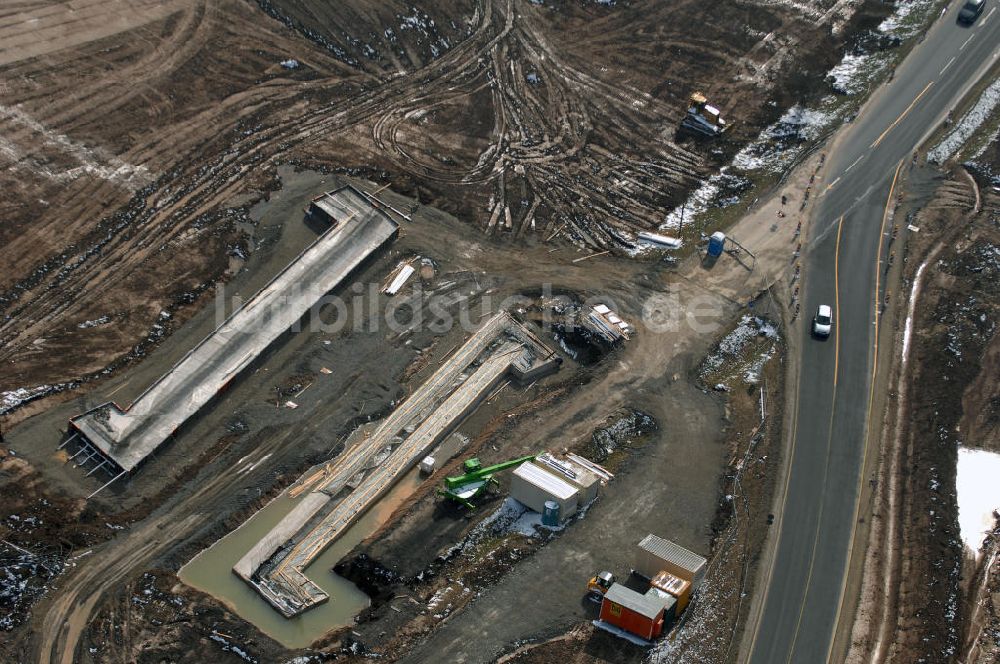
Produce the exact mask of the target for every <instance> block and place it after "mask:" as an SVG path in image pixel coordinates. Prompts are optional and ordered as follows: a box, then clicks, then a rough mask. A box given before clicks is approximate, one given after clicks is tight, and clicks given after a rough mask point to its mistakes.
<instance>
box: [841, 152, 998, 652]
mask: <svg viewBox="0 0 1000 664" xmlns="http://www.w3.org/2000/svg"><path fill="white" fill-rule="evenodd" d="M990 184H991V183H989V182H988V181H987V179H986V178H983V177H981V178H979V183H978V185H979V187H978V188H979V190H980V192H981V202H982V210H981V211H979V212H978V213H973V211H972V209H973V207H974V205H975V201H976V196H975V187H974V186H972V183H971V179H970V178H968V176H967V175H966V174H964V173H963V172H962V171H961V169H955V170H954V171H953V172H951V173H950V174H948V176H947V177H946V178H940V177H937V178H936V181H934V182H930V183H927V179H926V174H925V176H923V177H918V178H917V183H916V187H917V188H918V189H919V188H925V189H926V188H927V187H928V186H930V187H931V196H930V197H929V199H926V198H925V200H924V201H922V202H921V203H920V204H919V207H918V208H917V209H911V210H910V211H909V212H908V213H907V217H906V218H907V220H908V222H909V223H911V224H913V225H914V226H916V227H919V229H920V230H919V232H917V233H910V234H908V235H907V236H906V246H905V254H906V258H905V266H904V267H903V275H904V282H903V285H902V287H901V289H900V290H901V292H902V293H903V294H904V296H902V297H900V298H899V301H898V302H897V305H896V306H897V307H898V311H897V315H896V334H897V342H901V343H897V344H896V346H895V347H896V348H901V347H905V348H908V349H909V351H908V354H907V356H906V358H907V359H906V362H905V364H901V363H900V359H899V357H897V358H896V359H895V361H894V368H893V371H892V376H891V377H890V379H889V380H890V383H891V385H892V387H891V389H892V391H891V392H890V399H889V404H888V408H889V418H888V424H887V426H886V428H885V430H884V432H883V440H884V441H885V443H884V445H883V452H882V456H881V458H880V462H879V466H878V471H877V473H876V474H875V475H873V477H872V479H871V485H872V488H873V489H874V494H875V499H874V504H873V509H872V512H871V514H870V516H869V517H868V518H870V519H871V529H870V535H869V550H868V554H867V556H866V560H865V581H864V587H863V591H862V600H861V604H860V606H859V610H858V614H857V618H856V623H855V627H854V632H853V636H852V644H851V651H850V653H849V656H848V661H850V662H888V661H892V662H913V661H927V662H951V661H961V662H987V661H996V655H997V643H996V633H997V631H996V630H997V626H998V623H997V610H996V594H995V589H996V587H997V577H996V575H997V567H996V564H995V563H996V555H995V552H996V542H995V538H991V540H990V541H989V542H988V544H987V547H986V552H985V554H984V555H983V558H982V563H980V564H978V565H977V564H976V563H975V562H974V561H973V559H972V558H971V557H970V556H968V555H967V553H966V552H965V551H963V544H962V540H961V538H960V536H959V529H958V516H957V514H958V512H957V509H958V508H957V501H956V495H955V489H954V487H955V473H956V461H957V453H956V449H957V445H958V444H962V445H968V446H973V447H986V448H993V449H995V448H996V439H995V436H994V435H993V434H992V433H991V431H993V430H994V428H995V426H996V424H995V423H996V420H997V418H998V412H997V405H998V403H1000V401H998V395H997V386H996V380H995V377H996V371H997V366H996V355H997V348H998V339H1000V336H998V335H997V334H996V321H997V319H998V316H1000V288H998V283H1000V280H998V275H1000V272H998V270H1000V263H998V262H997V256H998V255H1000V253H998V252H1000V227H998V225H997V219H998V217H997V214H998V210H1000V197H998V195H997V191H996V190H995V189H993V188H992V186H990ZM918 271H919V274H920V280H919V282H918V284H919V285H918V287H917V288H916V289H915V288H914V283H915V281H917V274H918ZM911 293H912V294H911ZM911 297H912V298H915V300H914V301H915V304H914V305H913V306H912V311H913V318H912V335H911V336H910V338H909V341H908V342H902V339H903V337H904V335H905V332H904V330H905V319H906V316H907V312H908V311H909V310H910V302H911ZM904 343H905V346H904ZM904 352H905V351H904ZM971 616H974V618H971V619H970V617H971Z"/></svg>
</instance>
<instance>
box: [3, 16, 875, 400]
mask: <svg viewBox="0 0 1000 664" xmlns="http://www.w3.org/2000/svg"><path fill="white" fill-rule="evenodd" d="M870 4H871V6H872V9H871V10H870V11H869V10H868V8H867V7H866V8H865V9H864V10H863V11H862V12H861V14H859V16H866V17H870V16H871V14H872V13H874V14H878V13H879V12H881V11H884V9H881V8H878V7H877V3H870ZM262 6H263V8H264V10H266V11H267V13H270V14H271V15H272V16H275V17H277V18H278V19H279V20H270V19H268V18H267V15H266V13H265V12H264V11H262V10H261V9H259V8H258V7H255V6H254V5H252V4H249V3H246V2H239V1H238V0H226V1H224V2H222V3H206V2H203V1H202V0H175V1H173V2H169V3H162V4H155V5H153V3H142V2H139V0H136V1H135V2H132V3H130V5H129V7H128V8H127V11H122V12H120V16H119V15H118V11H117V10H116V11H115V12H110V10H109V9H108V7H107V6H106V5H105V4H102V3H96V2H94V3H83V4H82V5H81V6H80V7H78V8H75V9H74V10H73V12H70V11H69V9H68V8H67V7H66V6H65V5H60V4H52V3H47V2H43V1H42V0H37V1H36V2H22V3H19V4H18V5H17V6H16V7H13V8H11V9H12V10H13V11H12V12H11V18H10V22H9V24H8V25H6V27H5V28H4V30H5V32H6V34H7V35H9V37H10V38H9V39H8V40H7V41H5V42H4V47H5V48H4V51H3V58H4V63H3V64H2V65H0V127H2V129H3V139H2V143H0V148H2V149H0V160H2V162H0V163H2V164H4V166H5V167H4V168H3V169H0V187H2V190H3V191H4V196H3V198H2V200H0V212H2V213H3V215H4V219H5V224H4V226H3V228H2V229H0V234H2V236H0V252H2V253H0V259H2V260H3V261H4V264H5V265H6V266H7V269H6V270H5V271H4V273H3V275H0V289H2V290H3V292H2V294H0V312H2V314H3V320H2V321H0V340H2V343H3V347H2V349H0V362H2V365H0V366H2V367H3V369H2V371H0V390H11V389H16V388H36V387H40V386H43V385H50V386H56V389H60V388H67V389H72V388H75V387H76V386H77V385H78V382H79V381H87V380H90V379H93V378H97V377H99V376H100V373H99V372H100V371H102V370H103V369H104V368H105V367H107V366H108V365H109V364H111V363H113V362H114V361H115V360H119V361H127V360H129V359H132V357H133V356H134V355H136V354H141V353H133V354H132V355H130V354H129V352H130V351H131V350H133V349H136V346H137V345H139V348H138V349H137V350H138V351H140V352H141V351H142V345H141V344H142V343H143V342H144V341H146V340H149V337H150V335H153V337H154V338H153V341H155V340H156V336H157V331H156V330H155V329H154V328H153V325H155V324H156V322H157V317H158V316H159V314H160V312H161V311H168V312H173V313H174V314H175V320H176V322H177V323H180V322H182V321H183V320H184V319H185V318H186V317H187V316H189V315H190V314H191V313H192V312H193V309H189V308H187V305H188V304H190V303H191V302H192V301H193V300H197V299H198V298H199V296H200V295H201V293H203V292H204V291H205V290H207V289H208V288H209V287H210V286H211V285H212V284H213V283H215V282H216V281H217V280H218V279H220V278H222V277H224V275H225V274H226V272H227V270H228V268H229V267H230V260H229V259H230V254H232V253H233V252H234V250H235V249H236V248H237V247H239V246H240V245H241V243H243V242H244V238H243V233H242V232H241V230H240V228H239V225H238V222H240V221H241V220H244V215H245V210H244V208H243V205H244V204H245V203H246V202H247V201H248V200H252V199H254V198H255V197H259V196H261V195H266V193H267V192H268V191H270V190H271V189H272V188H273V186H274V185H273V182H274V167H275V164H276V163H278V162H281V161H285V162H288V161H298V162H300V163H308V164H311V165H313V166H316V167H319V168H322V169H338V170H340V171H342V172H353V173H364V174H368V175H371V176H377V177H378V178H379V179H384V180H386V181H390V182H392V183H393V185H394V186H395V187H396V188H397V189H398V190H401V191H410V192H412V193H414V194H415V195H417V196H418V197H419V198H421V200H424V201H425V202H432V203H434V204H435V205H436V206H437V207H439V208H441V209H444V210H450V211H453V212H456V213H458V214H459V216H460V218H461V219H463V221H465V222H466V223H469V224H471V225H473V226H474V227H477V228H483V229H485V230H487V231H490V232H494V233H498V232H499V233H502V234H503V235H504V236H505V237H508V238H516V237H527V238H529V239H532V240H546V239H549V238H552V237H553V235H557V234H561V235H559V236H560V237H563V238H569V239H570V240H572V241H573V242H575V243H577V244H581V245H588V246H593V247H608V248H614V247H620V246H622V243H623V241H624V240H625V239H626V236H630V234H633V233H634V232H635V231H636V230H640V229H647V228H650V227H653V226H655V225H656V224H657V223H659V221H661V219H662V215H663V213H664V210H665V209H668V208H669V207H670V206H671V204H674V203H677V202H679V201H680V200H681V199H682V197H683V196H684V195H685V193H686V192H687V191H688V190H689V189H691V188H692V187H693V186H696V185H697V184H698V182H699V179H700V178H701V177H702V176H703V175H705V174H706V173H707V172H708V171H709V170H710V169H712V168H713V167H714V166H715V165H717V164H718V163H721V160H723V159H724V158H725V157H726V156H727V155H729V154H732V152H733V151H735V150H736V149H737V148H738V147H740V146H741V145H742V144H743V143H744V142H745V141H746V140H748V139H749V138H750V137H753V136H755V135H756V133H757V131H758V130H759V129H760V128H761V127H762V126H763V125H764V124H766V123H767V122H769V121H770V120H773V119H774V117H776V116H777V115H778V114H780V112H781V111H782V110H783V108H784V107H786V106H787V105H788V104H789V103H790V102H791V101H792V100H793V99H796V100H798V99H800V98H801V97H802V96H803V95H804V94H807V93H808V92H809V91H810V90H811V89H813V88H815V89H817V90H822V89H824V88H823V85H822V84H821V83H820V81H819V77H818V76H815V74H817V73H818V72H821V71H824V70H825V68H826V67H827V66H828V65H829V64H830V63H831V62H832V61H833V59H835V58H836V54H837V52H838V49H839V48H841V47H842V46H843V42H844V40H845V39H846V38H845V37H844V36H843V35H842V34H841V33H838V36H837V37H833V36H831V26H832V25H833V24H834V23H837V22H838V21H840V20H841V18H842V12H844V11H845V10H846V9H848V8H849V7H850V3H848V5H845V3H843V2H838V3H834V2H832V0H826V1H825V2H823V3H819V4H816V5H809V6H807V5H804V4H799V3H790V4H780V5H778V4H774V3H748V4H746V5H739V6H737V5H731V4H724V5H721V6H718V7H716V6H708V5H705V3H699V2H693V1H684V2H681V1H678V2H672V3H637V4H634V5H633V4H628V5H625V4H623V5H620V6H614V7H601V6H598V5H593V4H584V5H578V4H572V3H556V4H552V5H535V4H532V3H528V2H516V3H515V2H512V1H511V2H492V1H487V0H482V1H480V2H475V3H473V2H468V3H460V2H436V3H433V4H429V5H427V6H426V8H425V9H414V8H412V7H408V6H404V4H403V3H367V2H362V1H360V0H358V1H357V2H352V3H336V4H335V5H320V4H316V3H305V2H288V3H282V2H275V3H269V2H263V3H262ZM834 6H836V9H837V10H838V11H837V12H833V13H824V12H825V10H826V9H830V8H833V7H834ZM330 7H334V8H333V9H330ZM147 9H148V13H144V12H146V11H147ZM857 20H858V21H861V20H862V19H861V18H858V19H857ZM282 21H283V22H284V24H283V23H282ZM50 23H51V24H53V25H60V26H62V27H61V28H60V30H59V31H55V32H49V31H46V29H42V27H40V26H44V25H48V24H50ZM285 24H287V25H291V26H294V27H287V26H286V25H285ZM694 25H697V26H698V30H697V35H698V36H697V37H692V36H691V34H693V33H692V31H691V30H690V26H694ZM333 26H336V27H333ZM841 27H842V26H841ZM70 33H71V34H72V35H73V39H71V40H70V41H68V42H65V43H64V41H63V39H64V36H65V35H66V34H70ZM15 37H16V38H15ZM66 44H69V47H65V46H66ZM57 46H58V48H57ZM288 59H294V60H295V61H296V62H297V63H298V67H297V68H294V69H285V68H283V67H282V66H281V65H280V64H279V62H283V61H287V60H288ZM793 65H794V71H795V74H794V76H790V75H787V74H789V72H790V71H791V70H792V68H793ZM810 85H811V87H810ZM695 88H701V89H703V90H705V91H706V92H707V93H709V94H710V95H712V97H713V99H716V100H717V102H718V103H719V104H720V105H721V106H722V107H723V110H724V111H725V112H727V113H728V114H729V116H730V117H732V118H734V119H735V120H738V123H737V125H736V127H735V129H734V130H733V132H732V133H731V134H729V135H728V136H727V138H726V140H725V141H722V142H721V143H719V144H717V145H716V146H712V147H709V146H706V145H702V144H697V143H690V142H682V143H679V142H678V141H676V140H675V139H674V130H675V128H676V126H677V124H678V122H679V120H680V118H681V116H682V114H683V110H684V107H685V99H686V96H687V94H688V93H689V92H690V91H691V90H693V89H695ZM557 232H558V233H557ZM94 321H98V322H97V323H93V322H94ZM88 323H93V324H88ZM81 326H83V327H81ZM43 356H44V358H45V361H40V360H41V358H42V357H43ZM53 360H54V361H53ZM41 393H45V391H44V390H43V391H42V392H41Z"/></svg>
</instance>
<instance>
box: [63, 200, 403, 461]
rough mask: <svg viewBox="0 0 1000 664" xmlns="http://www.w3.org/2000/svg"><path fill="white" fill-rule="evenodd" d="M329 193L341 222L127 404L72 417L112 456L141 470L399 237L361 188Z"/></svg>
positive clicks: (74, 425)
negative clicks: (314, 308) (325, 299)
mask: <svg viewBox="0 0 1000 664" xmlns="http://www.w3.org/2000/svg"><path fill="white" fill-rule="evenodd" d="M327 197H328V198H329V199H330V200H331V201H333V202H334V203H335V204H336V209H338V210H341V211H342V217H341V218H338V219H336V224H335V225H334V226H333V227H331V228H330V230H328V231H326V232H325V233H324V234H323V235H321V236H320V237H319V238H317V239H316V241H315V242H313V243H312V244H311V245H309V246H308V247H307V248H306V249H305V251H303V252H302V253H301V254H299V256H298V257H297V258H296V259H295V260H294V261H292V262H291V263H289V264H288V266H287V267H285V268H284V269H283V270H282V271H281V272H279V273H278V275H277V276H275V277H274V279H272V280H271V281H270V282H269V283H268V284H267V285H266V286H264V288H262V289H261V290H260V291H258V292H257V293H256V294H255V295H254V296H253V297H252V298H250V300H248V301H247V302H246V303H245V304H243V306H241V307H240V308H239V309H237V310H236V311H235V312H233V314H232V315H230V316H229V318H227V319H226V320H225V321H224V322H223V323H222V324H221V325H220V326H219V327H218V328H216V329H215V330H214V331H213V332H212V333H211V334H209V335H208V336H207V337H205V339H203V340H202V341H201V342H200V343H199V344H198V345H197V346H195V347H194V348H193V349H191V351H190V352H188V354H187V355H185V356H184V358H183V359H181V361H180V362H178V363H177V364H176V365H174V367H173V368H172V369H170V371H168V372H167V373H165V374H164V375H163V376H161V377H160V378H159V379H158V380H157V381H156V382H154V383H153V384H152V385H150V386H149V387H148V388H147V389H146V390H145V391H144V392H143V393H142V394H141V395H139V397H138V398H137V399H136V400H135V401H133V402H132V404H130V405H129V406H128V407H127V408H124V409H123V408H121V407H119V406H118V405H117V404H115V403H106V404H103V405H101V406H99V407H97V408H95V409H93V410H91V411H88V412H86V413H84V414H83V415H80V416H77V417H75V418H73V419H71V420H70V425H71V427H72V428H74V429H76V431H77V432H79V433H80V434H82V435H83V436H84V438H86V440H87V441H88V442H89V443H90V444H91V445H93V446H94V447H95V448H97V450H98V451H99V452H100V453H101V454H103V455H104V456H105V457H106V458H108V459H110V460H111V461H113V462H114V463H115V464H116V465H117V466H118V467H120V468H121V469H122V470H123V471H129V472H131V471H133V470H134V469H135V468H136V467H138V466H139V464H141V463H142V461H143V460H144V459H145V458H146V457H147V456H149V455H150V454H152V453H153V452H154V451H155V450H156V449H157V448H158V447H159V446H160V445H162V444H163V443H164V442H165V441H166V440H167V439H168V438H169V437H170V436H171V435H172V434H173V433H174V432H175V431H176V430H177V429H178V428H179V427H180V426H181V425H182V424H184V422H186V421H187V420H188V419H189V418H190V417H191V416H193V415H194V414H195V413H197V412H198V411H199V410H200V409H201V408H202V407H204V406H205V405H206V404H207V403H208V402H209V401H211V400H212V399H213V398H214V397H215V395H216V394H218V393H219V391H220V390H222V389H223V388H224V387H226V385H227V384H228V383H229V382H230V381H231V380H232V379H233V378H235V377H236V376H238V375H239V374H240V372H241V371H243V370H244V369H245V368H246V367H247V366H248V365H249V364H250V363H252V362H253V361H254V360H255V359H256V358H257V357H258V356H259V355H260V354H261V353H262V352H264V350H265V349H266V348H267V347H268V346H270V345H271V343H273V342H274V340H275V339H277V338H278V337H279V336H280V335H281V334H282V333H283V332H285V331H286V330H288V329H289V328H290V327H291V326H292V325H293V324H295V322H296V321H298V320H300V319H301V318H302V317H303V316H304V315H305V314H306V312H308V311H309V309H310V308H311V307H312V306H313V305H315V304H316V303H317V302H319V301H320V299H321V298H322V297H323V296H324V295H326V294H327V293H329V292H330V291H331V290H333V289H334V288H336V287H337V286H339V285H340V284H341V283H343V281H344V280H345V279H346V278H347V277H348V275H350V274H351V272H353V271H354V269H355V268H357V267H358V265H360V264H361V263H362V262H363V261H364V260H365V259H366V258H368V257H369V256H371V255H372V254H373V253H374V252H375V251H377V250H378V249H379V248H380V247H381V246H382V245H384V244H385V243H386V242H388V241H389V240H390V239H392V238H393V237H394V236H395V235H396V233H397V231H398V228H399V227H398V225H397V224H396V222H394V221H392V219H390V218H389V217H388V216H387V215H386V214H385V213H384V212H382V211H380V210H378V209H377V208H375V207H373V206H372V205H371V204H370V203H369V202H368V200H367V199H366V198H365V197H364V195H363V194H361V193H360V192H359V191H357V190H356V189H354V188H353V187H344V188H342V189H339V190H337V191H335V192H330V193H329V194H327Z"/></svg>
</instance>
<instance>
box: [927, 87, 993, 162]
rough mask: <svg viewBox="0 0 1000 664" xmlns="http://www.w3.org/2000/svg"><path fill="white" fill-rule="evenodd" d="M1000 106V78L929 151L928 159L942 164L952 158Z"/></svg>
mask: <svg viewBox="0 0 1000 664" xmlns="http://www.w3.org/2000/svg"><path fill="white" fill-rule="evenodd" d="M997 106H1000V78H998V79H997V80H995V81H993V83H992V85H990V86H989V87H988V88H986V89H985V90H984V91H983V94H982V95H980V97H979V99H978V100H977V101H976V105H975V106H973V107H972V108H971V109H970V110H969V112H968V113H966V114H965V115H964V116H963V117H962V119H961V120H959V121H958V122H956V123H955V128H954V129H952V130H951V132H950V133H949V134H948V135H947V136H945V137H944V139H942V141H941V142H940V143H938V144H937V145H936V146H934V148H933V149H932V150H931V151H930V152H928V153H927V160H928V161H931V162H934V163H935V164H941V163H944V162H946V161H948V160H949V159H951V158H952V157H953V156H954V155H955V153H956V152H958V151H959V149H961V147H962V146H963V145H965V142H966V141H968V140H969V139H970V138H972V136H973V135H974V134H975V133H976V132H977V131H979V128H980V127H981V126H982V125H983V123H985V122H986V121H987V120H989V118H990V116H992V115H993V113H994V111H996V109H997Z"/></svg>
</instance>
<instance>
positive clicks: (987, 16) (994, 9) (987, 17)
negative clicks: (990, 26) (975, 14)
mask: <svg viewBox="0 0 1000 664" xmlns="http://www.w3.org/2000/svg"><path fill="white" fill-rule="evenodd" d="M996 10H997V8H996V7H994V8H993V9H991V10H990V13H989V14H987V15H986V18H984V19H983V20H982V21H981V22H980V23H979V25H986V21H988V20H990V16H993V12H995V11H996Z"/></svg>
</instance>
